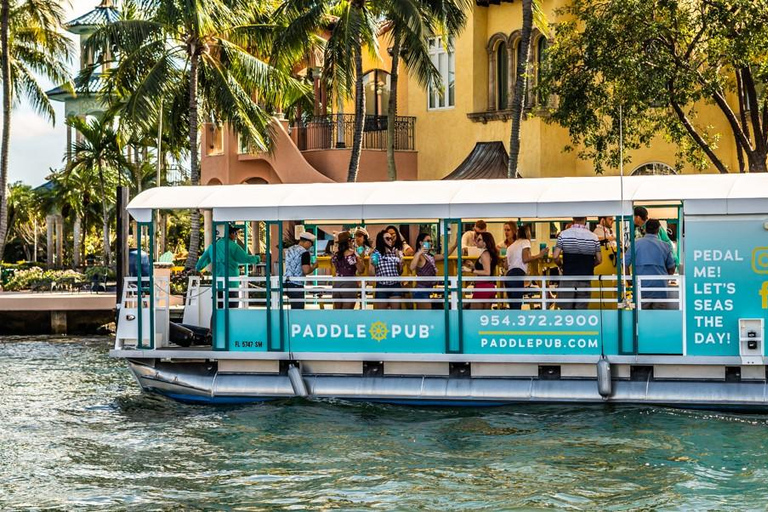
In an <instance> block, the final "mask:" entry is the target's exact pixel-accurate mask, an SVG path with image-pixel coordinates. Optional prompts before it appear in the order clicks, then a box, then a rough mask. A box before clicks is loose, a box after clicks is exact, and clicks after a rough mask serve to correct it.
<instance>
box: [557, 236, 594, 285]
mask: <svg viewBox="0 0 768 512" xmlns="http://www.w3.org/2000/svg"><path fill="white" fill-rule="evenodd" d="M556 247H558V248H559V249H560V250H561V251H562V252H563V275H566V276H591V275H592V274H594V273H595V255H596V254H598V253H599V252H600V241H599V240H598V239H597V235H595V234H594V233H592V232H591V231H590V230H588V229H587V227H586V226H583V225H581V224H574V225H573V226H571V227H570V228H568V229H566V230H565V231H563V232H561V233H560V234H559V235H558V236H557V246H556Z"/></svg>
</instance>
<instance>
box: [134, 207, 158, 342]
mask: <svg viewBox="0 0 768 512" xmlns="http://www.w3.org/2000/svg"><path fill="white" fill-rule="evenodd" d="M154 215H155V212H152V218H154ZM147 229H148V230H149V250H148V251H147V257H148V258H149V348H150V350H153V349H154V348H155V273H154V266H153V265H152V263H153V261H154V254H155V224H154V222H149V223H148V225H147ZM138 264H139V266H141V250H139V261H138Z"/></svg>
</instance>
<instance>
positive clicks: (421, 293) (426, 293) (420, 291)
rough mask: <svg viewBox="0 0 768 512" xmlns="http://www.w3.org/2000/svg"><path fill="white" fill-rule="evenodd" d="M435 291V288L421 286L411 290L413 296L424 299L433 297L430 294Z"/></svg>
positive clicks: (416, 298)
mask: <svg viewBox="0 0 768 512" xmlns="http://www.w3.org/2000/svg"><path fill="white" fill-rule="evenodd" d="M433 293H434V289H433V288H423V287H420V286H417V287H416V288H414V289H413V291H412V292H411V297H412V298H414V299H415V300H424V299H429V298H431V297H430V296H431V295H432V294H433Z"/></svg>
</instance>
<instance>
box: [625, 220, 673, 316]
mask: <svg viewBox="0 0 768 512" xmlns="http://www.w3.org/2000/svg"><path fill="white" fill-rule="evenodd" d="M659 231H661V223H660V222H659V221H658V220H656V219H649V220H648V221H647V222H646V223H645V236H643V237H642V238H640V239H639V240H637V241H636V242H635V261H634V263H632V262H631V261H630V256H631V255H630V254H626V255H625V258H624V262H625V265H626V266H627V267H629V266H630V264H631V265H632V267H633V270H634V272H635V275H637V276H667V275H671V274H674V273H675V258H674V257H673V256H672V249H671V248H670V246H669V245H667V244H666V243H664V242H663V241H662V240H661V238H660V237H659V236H658V234H659ZM665 285H666V280H664V279H659V280H652V281H643V282H642V283H638V286H640V287H641V288H642V290H643V291H642V294H641V298H642V300H643V303H642V308H643V309H677V305H676V304H674V303H671V302H659V301H658V300H657V299H667V298H670V297H669V295H668V293H667V292H666V291H665V290H652V289H651V290H649V288H664V287H665Z"/></svg>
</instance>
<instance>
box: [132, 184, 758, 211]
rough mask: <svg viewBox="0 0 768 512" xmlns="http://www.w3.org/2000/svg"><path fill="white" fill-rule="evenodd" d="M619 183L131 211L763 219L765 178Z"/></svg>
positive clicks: (312, 192) (353, 193) (441, 188)
mask: <svg viewBox="0 0 768 512" xmlns="http://www.w3.org/2000/svg"><path fill="white" fill-rule="evenodd" d="M623 183H624V193H623V198H624V203H623V208H621V207H622V203H621V197H622V191H621V179H620V178H619V177H617V176H610V177H599V176H596V177H589V178H544V179H517V180H512V179H510V180H461V181H394V182H389V181H388V182H376V183H308V184H285V185H221V186H197V187H160V188H153V189H150V190H147V191H145V192H142V193H141V194H139V195H138V196H136V197H135V198H134V199H133V200H132V201H131V202H130V204H129V205H128V211H129V213H130V214H131V216H132V217H133V218H134V219H136V220H137V221H139V222H149V221H151V219H152V217H151V212H152V210H155V209H168V210H178V209H191V208H199V209H211V210H212V211H213V219H214V220H215V221H219V222H222V221H234V220H303V219H312V220H361V219H365V220H373V219H392V220H397V219H445V218H470V219H471V218H500V217H528V218H536V217H538V218H553V217H554V218H562V217H571V216H595V215H619V214H620V213H621V214H623V215H629V214H631V212H632V205H633V203H654V202H662V203H663V202H667V203H669V202H677V201H682V202H683V204H684V208H685V212H686V213H688V214H703V215H716V214H728V213H743V214H747V213H754V214H765V213H768V174H728V175H717V174H704V175H681V176H632V177H626V178H624V180H623Z"/></svg>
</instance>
